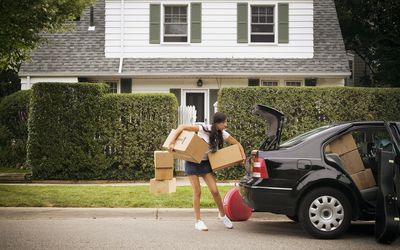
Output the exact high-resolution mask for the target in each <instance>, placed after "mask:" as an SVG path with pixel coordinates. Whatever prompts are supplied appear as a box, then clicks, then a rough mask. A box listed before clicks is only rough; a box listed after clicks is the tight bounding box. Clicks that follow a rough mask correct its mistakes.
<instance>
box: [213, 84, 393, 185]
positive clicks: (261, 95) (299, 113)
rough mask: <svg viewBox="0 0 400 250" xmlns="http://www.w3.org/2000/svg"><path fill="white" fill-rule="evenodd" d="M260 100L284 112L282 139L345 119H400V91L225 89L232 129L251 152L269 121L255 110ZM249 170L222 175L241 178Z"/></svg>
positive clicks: (221, 106)
mask: <svg viewBox="0 0 400 250" xmlns="http://www.w3.org/2000/svg"><path fill="white" fill-rule="evenodd" d="M255 104H264V105H267V106H270V107H273V108H276V109H278V110H280V111H282V112H283V113H284V115H285V123H284V128H283V133H282V141H285V140H287V139H289V138H291V137H294V136H296V135H298V134H301V133H303V132H306V131H308V130H311V129H313V128H316V127H319V126H322V125H325V124H329V123H333V122H339V121H361V120H400V112H399V110H400V89H394V88H390V89H389V88H350V87H328V88H321V87H246V88H224V89H222V90H221V91H220V94H219V97H218V110H220V111H222V112H225V113H226V114H227V116H228V121H229V122H228V131H229V132H231V133H232V135H233V136H235V137H236V138H237V139H238V140H239V141H240V142H241V143H242V145H243V147H244V148H245V150H246V153H247V154H250V152H251V150H252V149H257V148H258V147H259V146H260V145H261V143H262V142H263V141H264V138H265V121H264V120H262V119H261V118H259V117H256V116H254V115H252V114H251V110H252V108H253V107H254V105H255ZM243 173H244V171H243V168H232V169H228V170H225V171H221V172H220V173H218V177H219V178H227V179H236V178H239V177H240V176H242V175H243Z"/></svg>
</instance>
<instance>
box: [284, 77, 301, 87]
mask: <svg viewBox="0 0 400 250" xmlns="http://www.w3.org/2000/svg"><path fill="white" fill-rule="evenodd" d="M287 82H300V86H287ZM283 85H284V86H285V87H303V86H304V79H293V80H290V79H289V80H284V81H283Z"/></svg>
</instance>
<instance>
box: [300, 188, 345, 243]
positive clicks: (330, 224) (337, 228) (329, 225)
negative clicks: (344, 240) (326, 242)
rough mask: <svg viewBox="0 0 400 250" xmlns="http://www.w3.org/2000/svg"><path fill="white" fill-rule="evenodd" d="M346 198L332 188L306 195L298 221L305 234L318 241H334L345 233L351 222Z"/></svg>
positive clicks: (320, 189) (316, 190) (313, 191)
mask: <svg viewBox="0 0 400 250" xmlns="http://www.w3.org/2000/svg"><path fill="white" fill-rule="evenodd" d="M351 214H352V210H351V206H350V202H349V200H348V199H347V197H346V196H345V195H344V194H343V193H342V192H340V191H339V190H336V189H333V188H318V189H315V190H312V191H311V192H310V193H308V194H307V195H306V196H305V197H304V199H303V200H302V202H301V204H300V208H299V221H300V224H301V226H302V228H303V229H304V231H306V232H307V233H309V234H311V235H312V236H314V237H316V238H319V239H335V238H338V237H340V236H341V235H342V234H343V233H345V232H346V231H347V229H348V227H349V225H350V221H351Z"/></svg>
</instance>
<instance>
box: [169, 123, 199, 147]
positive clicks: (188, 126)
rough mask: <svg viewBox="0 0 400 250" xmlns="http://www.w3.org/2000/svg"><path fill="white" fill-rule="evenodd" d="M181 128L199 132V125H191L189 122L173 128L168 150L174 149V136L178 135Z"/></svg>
mask: <svg viewBox="0 0 400 250" xmlns="http://www.w3.org/2000/svg"><path fill="white" fill-rule="evenodd" d="M183 130H187V131H193V132H199V127H198V126H197V125H191V124H182V125H179V126H178V128H177V129H176V130H175V134H174V137H173V139H172V140H171V142H170V144H169V146H168V150H169V151H172V150H173V149H174V145H175V143H176V138H177V137H178V136H179V135H180V133H182V131H183Z"/></svg>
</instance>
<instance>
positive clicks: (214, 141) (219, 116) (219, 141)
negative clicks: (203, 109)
mask: <svg viewBox="0 0 400 250" xmlns="http://www.w3.org/2000/svg"><path fill="white" fill-rule="evenodd" d="M225 121H226V115H225V114H224V113H222V112H216V113H215V114H214V116H213V119H212V124H211V130H205V131H207V132H209V133H210V149H211V152H216V151H217V150H218V149H221V148H222V147H223V146H224V138H223V137H222V131H221V130H218V129H217V124H218V123H221V122H225Z"/></svg>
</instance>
